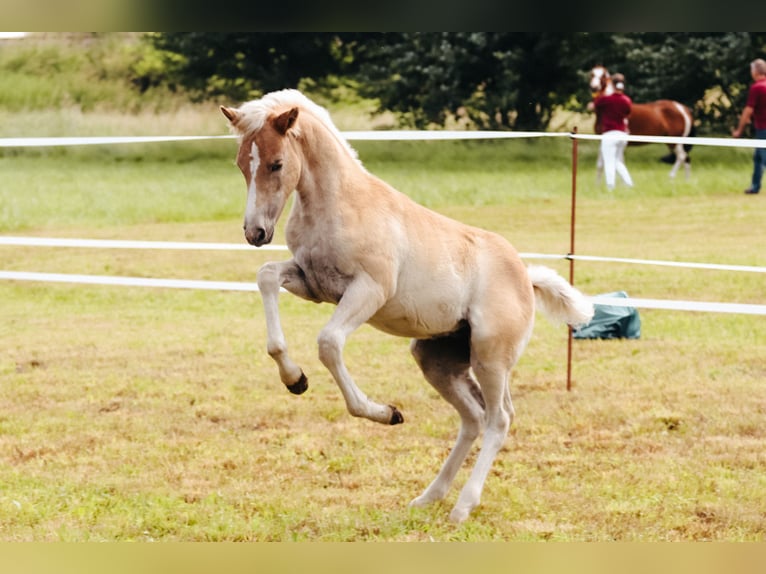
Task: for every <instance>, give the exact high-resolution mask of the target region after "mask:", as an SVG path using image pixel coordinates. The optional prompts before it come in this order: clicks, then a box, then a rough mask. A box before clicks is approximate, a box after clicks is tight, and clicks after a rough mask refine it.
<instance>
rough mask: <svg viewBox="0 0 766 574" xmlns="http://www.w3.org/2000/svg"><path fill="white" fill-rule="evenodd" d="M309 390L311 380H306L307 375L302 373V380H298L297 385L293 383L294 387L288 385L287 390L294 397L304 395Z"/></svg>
mask: <svg viewBox="0 0 766 574" xmlns="http://www.w3.org/2000/svg"><path fill="white" fill-rule="evenodd" d="M308 388H309V380H308V379H307V378H306V375H304V374H303V372H301V378H300V379H298V382H297V383H293V384H292V385H287V390H288V391H290V392H291V393H292V394H294V395H302V394H303V393H305V392H306V389H308Z"/></svg>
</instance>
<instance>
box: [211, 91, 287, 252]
mask: <svg viewBox="0 0 766 574" xmlns="http://www.w3.org/2000/svg"><path fill="white" fill-rule="evenodd" d="M285 104H287V105H285ZM221 111H222V112H223V115H224V116H226V118H227V119H228V120H229V122H230V123H231V127H232V129H233V131H234V132H236V133H237V134H238V135H239V151H238V152H237V166H238V167H239V169H240V170H241V171H242V175H244V176H245V183H246V185H247V206H246V208H245V222H244V230H245V239H247V242H248V243H250V244H251V245H255V246H256V247H260V246H261V245H264V244H266V243H269V242H270V241H271V240H272V238H273V237H274V228H275V227H276V224H277V220H278V219H279V216H280V215H281V214H282V210H283V209H284V206H285V204H286V203H287V199H288V197H290V194H291V193H292V191H293V190H294V189H295V187H296V185H297V183H298V179H299V177H300V171H301V170H300V158H299V155H298V153H299V152H298V149H297V146H296V144H295V136H296V135H297V134H298V128H297V126H296V121H297V119H298V115H299V108H298V106H297V105H295V104H290V103H288V102H286V101H283V100H281V99H279V98H276V97H273V98H270V99H267V98H266V97H264V98H262V99H261V100H256V101H253V102H248V103H246V104H244V105H243V106H242V107H240V108H238V109H237V108H227V107H225V106H221Z"/></svg>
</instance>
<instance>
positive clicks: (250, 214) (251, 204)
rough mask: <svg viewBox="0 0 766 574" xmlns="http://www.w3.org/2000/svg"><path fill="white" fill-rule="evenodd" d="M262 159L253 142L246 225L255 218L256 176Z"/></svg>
mask: <svg viewBox="0 0 766 574" xmlns="http://www.w3.org/2000/svg"><path fill="white" fill-rule="evenodd" d="M260 163H261V157H260V156H259V155H258V146H257V145H255V142H253V144H252V146H251V147H250V182H249V184H248V186H247V204H246V205H245V223H247V222H250V221H252V220H253V218H255V174H256V172H257V171H258V165H259V164H260Z"/></svg>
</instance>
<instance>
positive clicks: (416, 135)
mask: <svg viewBox="0 0 766 574" xmlns="http://www.w3.org/2000/svg"><path fill="white" fill-rule="evenodd" d="M341 133H342V134H343V136H344V137H345V138H346V139H348V140H357V141H407V140H409V141H424V140H477V139H519V138H538V137H569V138H574V139H580V140H600V139H601V138H602V136H600V135H595V134H574V133H566V132H506V131H472V132H471V131H453V130H444V131H402V130H392V131H347V132H341ZM235 138H236V136H233V135H218V136H106V137H33V138H0V148H6V147H52V146H79V145H110V144H127V143H160V142H181V141H199V140H218V139H235ZM624 139H626V140H628V141H633V142H643V143H665V144H675V143H689V144H694V145H710V146H721V147H738V148H754V147H758V148H763V147H766V140H756V139H737V140H735V139H727V138H705V137H661V136H636V135H626V136H625V138H624ZM0 245H15V246H45V247H86V248H106V249H177V250H189V249H191V250H214V251H222V250H252V247H250V246H249V245H245V244H232V243H184V242H168V241H122V240H104V239H66V238H45V237H0ZM260 249H261V250H274V251H277V250H286V249H287V248H286V247H285V246H283V245H267V246H263V247H261V248H260ZM521 256H522V257H524V258H527V259H575V260H581V261H603V262H618V263H631V264H644V265H664V266H673V267H688V268H697V269H715V270H725V271H748V272H754V273H764V272H766V268H763V267H754V266H746V265H720V264H713V263H688V262H675V261H656V260H647V259H626V258H615V257H596V256H587V255H547V254H541V253H526V254H525V253H522V254H521ZM0 279H5V280H11V281H41V282H58V283H79V284H89V285H123V286H138V287H167V288H176V289H207V290H216V291H258V286H257V285H256V284H255V283H242V282H234V281H197V280H189V279H153V278H144V277H116V276H102V275H76V274H66V273H35V272H28V271H0ZM591 299H592V300H593V302H594V303H597V304H601V305H612V306H623V307H642V308H648V309H668V310H682V311H704V312H718V313H744V314H750V315H766V305H750V304H740V303H712V302H702V301H668V300H660V299H636V298H617V297H614V298H612V297H604V296H596V297H592V298H591Z"/></svg>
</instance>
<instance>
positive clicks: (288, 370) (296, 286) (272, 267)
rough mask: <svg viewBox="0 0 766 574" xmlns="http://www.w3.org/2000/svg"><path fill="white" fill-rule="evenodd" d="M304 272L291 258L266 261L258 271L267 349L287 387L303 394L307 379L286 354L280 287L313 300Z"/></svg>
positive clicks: (306, 386)
mask: <svg viewBox="0 0 766 574" xmlns="http://www.w3.org/2000/svg"><path fill="white" fill-rule="evenodd" d="M302 277H303V273H302V271H301V269H300V267H298V265H297V264H296V263H295V261H293V260H292V259H291V260H289V261H283V262H279V263H266V264H265V265H263V267H261V268H260V269H259V270H258V289H259V290H260V292H261V299H262V301H263V309H264V312H265V315H266V335H267V343H266V349H267V351H268V353H269V355H270V356H271V358H272V359H274V361H276V363H277V366H278V367H279V378H280V379H281V380H282V382H283V383H284V384H285V386H286V387H287V389H288V390H289V391H290V392H291V393H293V394H296V395H300V394H301V393H303V392H305V391H306V389H307V388H308V380H307V379H306V375H304V374H303V371H302V370H301V368H300V367H299V366H298V365H296V364H295V363H293V361H292V360H291V359H290V357H289V355H288V354H287V342H286V341H285V335H284V332H283V331H282V324H281V321H280V319H279V303H278V299H279V288H280V287H282V286H284V288H285V289H287V290H288V291H290V292H291V293H293V294H294V295H297V296H299V297H302V298H304V299H312V297H311V296H310V294H309V292H308V289H307V288H306V285H305V283H304V282H303V279H302Z"/></svg>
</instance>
